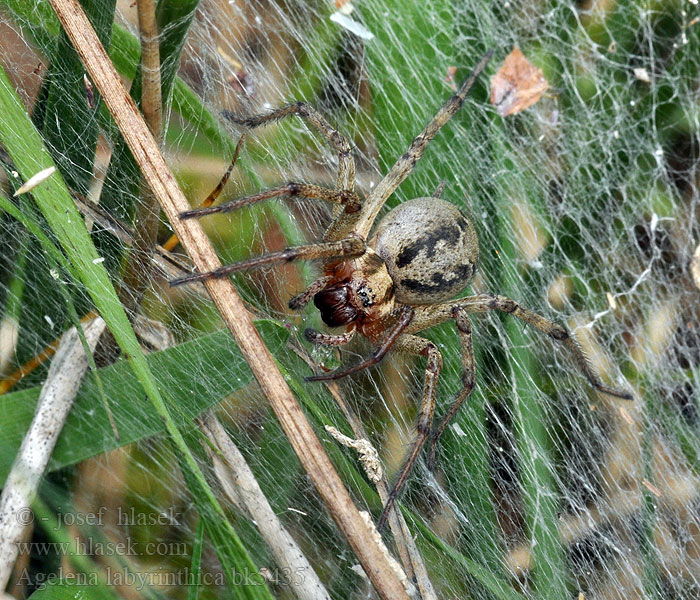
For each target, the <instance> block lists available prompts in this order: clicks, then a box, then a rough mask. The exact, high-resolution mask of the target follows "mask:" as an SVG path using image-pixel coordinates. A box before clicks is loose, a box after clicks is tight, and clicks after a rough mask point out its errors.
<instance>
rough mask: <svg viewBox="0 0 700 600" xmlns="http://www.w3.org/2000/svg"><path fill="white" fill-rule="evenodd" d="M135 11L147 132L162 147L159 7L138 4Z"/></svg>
mask: <svg viewBox="0 0 700 600" xmlns="http://www.w3.org/2000/svg"><path fill="white" fill-rule="evenodd" d="M136 7H137V10H138V15H139V30H140V33H141V36H140V37H141V109H142V110H143V117H144V119H146V124H147V125H148V128H149V129H150V130H151V133H152V134H153V137H154V138H155V139H156V142H157V143H158V144H160V143H161V142H162V137H163V101H162V97H161V83H160V48H159V46H158V25H157V24H156V3H155V2H154V0H138V3H137V4H136Z"/></svg>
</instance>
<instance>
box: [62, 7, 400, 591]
mask: <svg viewBox="0 0 700 600" xmlns="http://www.w3.org/2000/svg"><path fill="white" fill-rule="evenodd" d="M51 4H52V6H53V8H54V10H55V11H56V14H57V15H58V18H59V19H60V21H61V24H62V26H63V28H64V29H65V31H66V33H67V34H68V36H69V38H70V39H71V42H72V43H73V45H74V46H75V49H76V51H77V52H78V54H79V55H80V58H81V60H82V61H83V64H84V65H85V67H86V69H87V71H88V73H89V74H90V77H91V78H92V81H93V82H95V84H96V85H97V87H98V89H99V91H100V93H101V94H102V97H103V98H104V101H105V103H106V104H107V107H108V108H109V112H110V113H111V115H112V117H113V118H114V121H115V122H116V124H117V126H118V127H119V130H120V131H121V133H122V135H123V136H124V139H125V140H126V142H127V144H128V146H129V149H130V150H131V152H132V154H133V156H134V158H135V160H136V161H137V162H138V164H139V167H140V168H141V170H142V173H143V176H144V178H145V180H146V181H147V182H148V184H149V185H150V186H151V188H152V189H153V193H154V194H155V196H156V198H158V201H159V203H160V205H161V206H162V208H163V210H164V211H165V214H166V215H167V216H168V219H169V220H170V223H171V224H172V226H173V228H174V229H175V232H176V233H177V235H178V237H179V238H180V240H181V242H182V245H183V246H184V247H185V249H186V250H187V252H188V253H189V255H190V256H191V257H192V260H193V261H194V263H195V264H196V265H197V268H198V269H199V270H200V271H213V270H214V269H217V268H218V267H220V266H221V262H220V261H219V259H218V258H217V256H216V253H215V252H214V248H213V247H212V245H211V243H210V242H209V240H208V238H207V237H206V235H205V233H204V230H203V229H202V227H201V226H200V225H199V223H198V222H197V221H187V222H183V221H180V220H179V219H178V214H179V213H181V212H183V211H185V210H187V209H188V208H189V205H188V203H187V200H186V199H185V197H184V195H183V194H182V191H181V190H180V188H179V187H178V185H177V182H176V181H175V178H174V177H173V175H172V173H171V172H170V169H169V168H168V165H167V164H166V162H165V160H164V158H163V155H162V154H161V152H160V149H159V148H158V146H157V145H156V143H155V142H154V140H153V136H152V135H151V133H150V132H149V131H148V128H147V127H146V124H145V123H144V121H143V118H142V117H141V115H140V114H139V112H138V109H137V108H136V106H135V105H134V103H133V101H132V100H131V98H130V97H129V95H128V94H127V92H126V90H125V89H124V86H123V85H122V83H121V80H120V79H119V76H118V75H117V73H116V71H115V69H114V67H113V65H112V63H111V62H110V61H109V58H108V57H107V54H106V52H105V50H104V48H103V47H102V44H100V42H99V40H98V38H97V36H96V34H95V31H94V30H93V28H92V25H91V24H90V22H89V21H88V19H87V17H86V16H85V13H84V12H83V9H82V8H81V7H80V5H79V4H78V2H77V1H76V0H51ZM204 285H205V286H206V288H207V291H208V292H209V295H210V296H211V298H212V300H213V301H214V303H215V304H216V306H217V308H218V309H219V312H220V313H221V317H222V318H223V319H224V322H225V323H226V326H227V327H228V328H229V330H230V331H231V333H232V335H233V336H234V338H235V339H236V342H237V343H238V346H239V347H240V349H241V352H242V353H243V355H244V356H245V358H246V361H247V362H248V364H249V365H250V368H251V370H252V371H253V373H254V375H255V377H256V379H257V380H258V382H259V383H260V386H261V388H262V390H263V392H264V393H265V395H266V396H267V398H268V399H269V401H270V405H271V406H272V409H273V410H274V411H275V414H276V415H277V418H278V419H279V421H280V424H281V425H282V428H283V430H284V432H285V434H286V435H287V437H288V438H289V442H290V444H291V446H292V448H293V449H294V452H295V453H296V454H297V456H298V457H299V460H300V462H301V464H302V465H303V467H304V469H305V470H306V472H307V473H308V474H309V477H310V478H311V480H312V482H313V483H314V485H315V486H316V489H317V490H318V492H319V495H320V496H321V497H322V499H323V501H324V502H325V503H326V506H327V507H328V510H329V512H330V514H331V516H332V517H333V519H334V520H335V522H336V523H337V524H338V527H339V528H340V530H341V531H342V533H343V535H345V537H346V538H347V540H348V542H349V544H350V546H351V547H352V549H353V551H354V553H355V555H356V556H357V558H358V560H359V562H360V564H361V565H362V566H363V568H364V570H365V572H366V573H367V576H368V577H369V579H370V580H371V582H372V584H373V585H374V587H375V589H376V590H377V592H378V594H379V596H380V597H381V598H386V599H387V600H389V599H392V600H393V599H395V598H400V599H402V600H408V594H407V593H406V591H405V589H404V588H403V585H402V584H401V582H400V581H399V579H398V577H397V575H396V573H395V572H394V571H393V569H392V568H391V565H390V564H389V560H388V557H387V556H386V555H385V554H384V553H383V552H382V550H381V549H380V548H379V546H378V545H377V544H376V543H375V542H374V541H373V538H372V533H371V531H370V528H369V526H368V525H367V524H365V523H364V521H363V520H362V517H361V516H360V514H359V511H358V510H357V508H356V507H355V505H354V504H353V501H352V499H351V497H350V494H349V493H348V491H347V489H346V488H345V486H344V485H343V482H342V481H341V479H340V477H339V476H338V474H337V473H336V471H335V469H334V468H333V464H332V463H331V461H330V459H329V458H328V455H327V454H326V451H325V450H324V448H323V446H322V445H321V443H320V441H319V440H318V438H317V437H316V434H315V433H314V431H313V429H312V428H311V425H310V424H309V422H308V421H307V419H306V416H305V415H304V413H303V411H302V410H301V407H300V406H299V404H298V403H297V401H296V399H295V398H294V396H293V395H292V392H291V390H290V389H289V386H288V385H287V383H286V381H285V380H284V378H283V377H282V374H281V373H280V371H279V369H278V368H277V365H276V364H275V361H274V360H273V358H272V356H271V355H270V353H269V351H268V350H267V348H266V347H265V344H264V343H263V341H262V339H261V338H260V335H259V334H258V332H257V330H256V329H255V327H254V326H253V321H252V319H251V316H250V314H249V313H248V311H247V310H246V309H245V305H244V304H243V302H242V300H241V298H240V297H239V296H238V294H237V292H236V289H235V288H234V287H233V284H232V283H231V282H230V281H229V280H228V279H226V278H224V279H211V280H208V281H206V282H204Z"/></svg>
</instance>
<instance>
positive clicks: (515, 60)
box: [491, 46, 549, 117]
mask: <svg viewBox="0 0 700 600" xmlns="http://www.w3.org/2000/svg"><path fill="white" fill-rule="evenodd" d="M548 88H549V83H548V82H547V80H546V79H545V77H544V73H543V72H542V69H538V68H537V67H535V66H534V65H533V64H532V63H531V62H530V61H529V60H527V58H525V55H524V54H523V53H522V52H521V51H520V49H519V48H518V47H517V46H516V47H515V48H513V51H512V52H511V53H510V54H509V55H508V56H507V57H506V59H505V61H503V65H501V68H500V69H499V70H498V72H497V73H496V74H495V75H494V76H493V78H492V79H491V104H493V105H494V106H495V107H496V110H497V111H498V114H499V115H501V116H502V117H506V116H508V115H514V114H517V113H519V112H522V111H524V110H525V109H526V108H528V107H530V106H532V105H533V104H535V102H537V101H538V100H539V99H540V98H541V97H542V95H543V94H544V93H545V92H546V91H547V89H548Z"/></svg>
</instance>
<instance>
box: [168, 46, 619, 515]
mask: <svg viewBox="0 0 700 600" xmlns="http://www.w3.org/2000/svg"><path fill="white" fill-rule="evenodd" d="M491 54H492V52H488V53H486V54H485V55H484V56H483V57H482V58H481V60H480V61H479V62H478V64H477V65H476V67H475V68H474V70H473V72H472V73H471V75H470V76H469V77H468V78H467V79H466V81H464V83H462V85H461V86H460V88H459V89H458V90H457V92H456V93H455V94H454V95H453V96H452V97H451V98H449V99H448V100H447V101H446V102H445V104H444V105H443V106H442V107H441V108H440V109H439V111H438V112H437V114H436V115H435V116H434V117H433V119H432V120H431V121H430V122H429V123H428V124H427V125H426V126H425V128H424V129H423V131H422V132H421V133H419V134H418V135H417V137H415V138H414V140H413V142H412V143H411V144H410V146H409V148H408V149H407V150H406V152H405V153H404V154H402V155H401V156H400V157H399V158H398V159H397V160H396V162H395V163H394V165H393V167H392V168H391V169H390V170H389V172H388V173H387V174H386V175H385V176H384V178H383V179H382V180H381V181H380V182H379V183H378V184H377V185H376V186H374V188H372V190H371V192H370V193H369V194H368V195H367V196H366V197H365V198H363V197H361V195H360V194H358V193H357V192H356V191H355V162H354V158H353V154H352V147H351V145H350V143H349V142H348V140H347V139H346V138H345V137H344V136H343V134H341V133H340V132H338V131H336V130H335V129H334V128H333V127H332V126H331V125H330V124H329V123H328V122H327V121H326V119H325V118H324V117H323V116H322V115H321V114H320V113H319V112H317V111H316V110H315V109H314V108H312V107H311V106H309V105H308V104H305V103H303V102H299V103H296V104H291V105H289V106H286V107H284V108H281V109H279V110H275V111H273V112H271V113H269V114H267V115H262V116H253V117H240V116H237V115H233V114H230V113H227V114H226V116H227V118H228V119H229V120H231V121H233V122H234V123H236V124H238V125H241V126H243V127H247V128H254V127H258V126H260V125H264V124H266V123H270V122H272V121H276V120H279V119H282V118H284V117H287V116H289V115H297V116H299V117H301V118H302V119H304V120H305V121H306V123H307V124H308V125H310V126H311V127H313V128H315V129H316V130H317V131H318V132H319V133H320V134H322V135H323V136H324V137H325V138H326V139H327V141H328V143H329V144H330V145H331V146H332V148H333V149H334V150H335V151H336V152H337V153H338V176H337V187H336V189H328V188H324V187H321V186H317V185H311V184H306V183H297V182H289V183H287V184H285V185H281V186H279V187H276V188H273V189H269V190H265V191H262V192H259V193H257V194H253V195H251V196H247V197H244V198H240V199H238V200H234V201H233V202H229V203H227V204H223V205H219V206H211V207H208V208H204V209H200V210H198V209H193V210H190V211H188V212H186V213H183V214H182V215H181V218H195V217H201V216H204V215H208V214H212V213H223V212H229V211H233V210H237V209H239V208H241V207H244V206H247V205H250V204H253V203H256V202H259V201H261V200H265V199H268V198H273V197H276V196H282V195H286V196H290V197H292V198H311V199H319V200H324V201H326V202H330V203H333V204H335V205H338V206H339V207H341V209H340V210H339V211H337V212H336V215H337V216H336V217H335V218H334V220H333V221H332V222H331V224H330V225H329V227H328V228H327V230H326V232H325V234H324V236H323V239H322V240H320V241H318V242H315V243H312V244H309V245H304V246H295V247H290V248H287V249H285V250H282V251H279V252H272V253H269V254H265V255H263V256H259V257H256V258H251V259H247V260H244V261H240V262H237V263H234V264H231V265H226V266H223V267H221V268H219V269H217V270H215V271H211V272H206V273H194V274H191V275H188V276H185V277H181V278H179V279H175V280H173V281H172V282H171V285H181V284H186V283H191V282H194V281H202V280H206V279H209V278H216V277H225V276H227V275H229V274H231V273H234V272H237V271H242V270H246V269H253V268H257V267H261V266H264V265H270V264H279V263H285V262H288V261H294V260H312V259H315V260H319V259H320V260H321V261H322V265H323V266H322V272H321V275H320V277H319V278H318V279H316V280H315V281H314V282H313V283H311V285H310V286H309V287H308V288H307V289H306V290H305V291H304V292H302V293H301V294H299V295H298V296H295V297H294V298H292V299H291V300H290V302H289V306H290V308H292V309H294V310H300V309H302V308H303V307H304V306H305V305H307V304H309V303H310V302H311V301H313V304H314V305H315V307H316V308H317V309H318V310H319V312H320V316H321V319H322V320H323V322H324V323H325V324H326V325H327V326H328V327H330V328H341V329H342V331H341V332H340V333H320V332H317V331H313V330H307V331H306V332H305V337H306V339H307V340H308V341H310V342H312V343H314V344H320V345H329V346H341V345H344V344H347V343H348V342H349V341H350V340H351V339H352V338H353V336H354V335H355V334H356V333H359V334H361V335H362V336H364V337H365V338H367V339H368V340H369V341H370V342H371V343H372V344H374V346H375V348H374V350H373V351H372V353H371V354H370V356H369V357H367V358H366V359H364V360H362V361H361V362H359V363H357V364H354V365H352V366H349V367H347V368H340V369H339V370H337V371H334V372H330V373H323V374H318V375H314V376H310V377H307V378H306V380H307V381H328V380H335V379H339V378H341V377H345V376H346V375H350V374H352V373H356V372H358V371H360V370H362V369H366V368H368V367H371V366H372V365H375V364H377V363H379V362H380V361H381V360H382V359H383V358H384V357H385V356H386V354H387V353H389V352H390V351H399V352H403V353H407V354H410V355H416V356H422V357H425V358H426V360H427V364H426V366H425V375H424V384H423V394H422V400H421V403H420V409H419V416H418V419H417V424H416V434H415V440H414V441H413V444H412V447H411V449H410V451H409V453H408V458H407V459H406V460H405V463H404V464H403V466H402V467H401V468H400V470H399V473H398V476H397V478H396V481H395V482H394V485H393V488H392V490H391V492H390V494H389V498H388V501H387V502H386V505H385V506H384V510H383V511H382V514H381V516H380V517H379V520H378V522H377V527H378V528H379V529H381V528H382V527H383V526H384V525H385V524H386V521H387V518H388V514H389V511H391V509H392V507H393V505H394V503H395V501H396V499H397V497H398V495H399V494H400V492H401V490H402V488H403V487H404V484H405V483H406V481H407V479H408V477H409V475H410V473H411V470H412V468H413V465H414V463H415V461H416V460H417V458H418V456H419V455H420V453H421V450H422V449H423V447H424V445H425V444H426V443H427V444H428V464H429V466H430V468H433V467H434V464H435V452H436V445H437V444H438V442H439V440H440V436H441V435H442V434H443V432H444V431H445V428H446V427H447V426H448V424H449V423H450V422H451V420H452V419H453V418H454V416H455V414H456V413H457V411H458V410H459V408H460V406H461V405H462V404H463V403H464V401H465V400H466V399H467V398H468V397H469V395H470V393H471V392H472V390H473V389H474V386H475V361H474V351H473V347H472V328H471V323H470V317H469V315H470V314H471V313H486V312H489V311H500V312H502V313H506V314H509V315H512V316H513V317H516V318H517V319H520V320H521V321H524V322H525V323H526V324H528V325H530V326H532V327H534V328H535V329H537V330H539V331H541V332H542V333H544V334H546V335H548V336H550V337H551V338H553V339H554V340H557V341H559V342H561V343H562V344H563V345H564V346H565V347H566V348H567V349H568V350H569V352H570V353H571V355H572V356H573V358H574V361H575V362H576V364H577V366H578V368H579V369H580V371H581V373H582V374H583V375H584V376H585V378H586V379H587V380H588V382H589V383H590V385H591V386H593V387H594V388H595V389H597V390H598V391H600V392H602V393H604V394H608V395H610V396H615V397H617V398H621V399H626V400H629V399H631V398H632V395H631V394H630V393H629V392H627V391H623V390H618V389H616V388H613V387H608V386H607V385H605V384H604V383H603V382H602V380H601V378H600V377H599V375H598V374H597V372H596V371H595V370H594V368H593V367H592V366H591V365H590V364H589V362H588V361H587V359H586V357H585V356H584V354H583V352H582V351H581V349H580V348H579V346H578V345H577V343H576V341H575V339H574V338H573V337H572V335H571V333H569V331H568V330H567V329H566V328H565V327H563V326H562V325H559V324H557V323H555V322H553V321H551V320H550V319H548V318H546V317H544V316H542V315H540V314H538V313H536V312H533V311H531V310H529V309H527V308H524V307H522V306H520V305H519V304H518V303H517V302H516V301H514V300H511V299H510V298H507V297H505V296H502V295H498V294H494V295H492V294H479V295H474V296H467V297H460V298H456V299H455V297H456V296H458V294H459V293H460V292H462V291H463V290H464V289H465V288H466V287H467V286H468V285H469V284H470V282H471V281H472V279H473V277H474V274H475V271H476V269H477V265H478V262H479V242H478V238H477V232H476V230H475V228H474V225H473V224H472V222H471V220H470V219H469V218H468V217H467V216H466V215H465V214H464V213H463V212H462V211H461V210H460V209H459V208H458V207H457V206H455V205H454V204H451V203H450V202H447V201H445V200H442V199H441V198H439V196H440V192H441V191H442V190H441V189H439V191H437V192H436V193H435V194H434V195H433V196H427V195H426V197H421V198H414V199H412V200H408V201H406V202H403V203H402V204H400V205H398V206H397V207H396V208H394V209H393V210H391V211H389V212H388V213H387V214H386V215H385V216H384V217H383V218H381V219H380V220H379V221H378V222H376V221H377V217H378V215H379V212H380V210H381V209H382V207H383V206H384V204H385V203H386V201H387V199H388V198H389V197H390V196H391V195H392V194H393V193H394V191H395V190H396V189H397V188H398V187H399V185H400V184H401V183H402V182H403V181H404V180H405V179H406V178H407V177H408V176H409V175H410V174H411V172H412V171H413V169H414V167H415V166H416V163H417V162H418V161H419V160H420V158H421V157H422V155H423V153H424V152H425V150H426V148H427V147H428V145H429V143H430V141H431V140H432V139H433V138H434V137H435V136H436V135H437V134H438V132H439V131H440V129H441V128H442V127H443V126H444V125H445V124H446V123H447V122H448V121H449V120H450V119H451V118H452V117H453V116H454V115H455V114H456V113H457V112H458V111H459V109H460V108H461V107H462V105H463V103H464V101H465V97H466V96H467V94H468V93H469V91H470V90H471V89H472V87H473V85H474V83H475V81H476V80H477V78H478V77H479V75H480V74H481V72H482V71H483V70H484V68H485V67H486V65H487V64H488V62H489V60H490V58H491ZM438 183H439V182H435V184H436V185H437V184H438ZM442 187H443V186H442V184H441V186H440V188H442ZM429 193H430V192H429V191H428V194H429ZM445 321H454V323H455V326H456V329H457V335H458V336H459V338H460V340H461V347H462V388H461V391H460V392H459V393H458V394H457V396H456V398H454V399H453V400H452V402H451V404H450V405H449V408H448V409H447V410H446V412H445V413H444V415H443V416H442V418H441V419H440V420H439V422H438V423H437V424H436V425H434V424H433V413H434V412H435V403H436V395H437V388H438V379H439V376H440V372H441V370H442V365H443V358H442V355H441V353H440V350H438V348H437V346H436V345H435V344H434V343H433V342H431V341H430V340H428V339H426V338H424V337H422V336H421V335H419V334H420V333H421V332H422V331H423V330H425V329H428V328H430V327H433V326H434V325H438V324H440V323H443V322H445Z"/></svg>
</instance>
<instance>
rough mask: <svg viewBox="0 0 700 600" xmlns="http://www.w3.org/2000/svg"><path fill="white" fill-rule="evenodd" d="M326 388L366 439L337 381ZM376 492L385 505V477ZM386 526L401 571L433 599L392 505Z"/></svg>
mask: <svg viewBox="0 0 700 600" xmlns="http://www.w3.org/2000/svg"><path fill="white" fill-rule="evenodd" d="M300 356H301V357H302V359H304V360H306V357H305V356H304V355H303V354H300ZM309 364H310V366H312V367H313V363H312V362H311V361H309ZM326 385H327V386H328V391H329V392H330V394H331V396H333V399H334V400H335V402H336V404H337V405H338V408H340V411H341V412H342V413H343V416H344V417H345V420H346V421H347V422H348V425H350V428H351V429H352V432H353V435H354V436H355V438H356V439H363V440H366V439H369V437H368V436H367V432H366V431H365V428H364V426H363V425H362V422H361V421H360V420H359V419H358V418H357V417H356V416H355V414H354V413H353V411H352V410H350V408H349V407H348V406H347V404H346V403H345V400H344V399H343V397H342V396H341V394H340V390H339V388H338V384H337V383H335V382H327V384H326ZM375 485H376V488H377V493H378V494H379V498H380V499H381V501H382V505H384V506H386V503H387V501H388V500H389V491H390V490H389V485H388V484H387V482H386V479H385V478H384V477H382V479H381V480H380V481H379V482H377V483H376V484H375ZM389 529H391V533H392V535H393V536H394V543H395V544H396V549H397V551H398V553H399V558H400V559H401V564H402V565H403V568H404V572H405V573H406V576H407V577H408V579H409V580H411V581H415V583H416V586H417V587H418V590H419V592H420V595H421V599H422V600H436V599H437V595H436V594H435V589H434V588H433V584H432V582H431V581H430V578H429V577H428V570H427V569H426V567H425V562H424V561H423V557H422V556H421V555H420V552H418V548H417V546H416V542H415V540H414V539H413V536H412V535H411V532H410V530H409V529H408V525H407V524H406V520H405V519H404V518H403V514H401V511H400V510H399V509H398V508H396V509H394V510H392V511H391V512H390V513H389Z"/></svg>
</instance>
